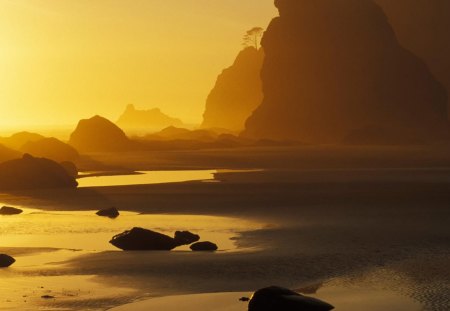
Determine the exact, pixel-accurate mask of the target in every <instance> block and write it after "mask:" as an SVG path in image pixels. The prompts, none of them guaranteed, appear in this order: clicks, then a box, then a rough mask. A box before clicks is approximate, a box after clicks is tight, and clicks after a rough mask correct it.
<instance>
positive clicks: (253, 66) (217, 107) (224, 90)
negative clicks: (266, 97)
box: [202, 47, 264, 132]
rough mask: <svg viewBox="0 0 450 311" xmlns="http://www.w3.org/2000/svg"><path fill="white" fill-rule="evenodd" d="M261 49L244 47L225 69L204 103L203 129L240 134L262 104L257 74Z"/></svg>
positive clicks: (262, 58) (260, 84)
mask: <svg viewBox="0 0 450 311" xmlns="http://www.w3.org/2000/svg"><path fill="white" fill-rule="evenodd" d="M263 60H264V52H263V50H262V49H259V50H257V49H256V48H255V47H247V48H245V49H244V50H242V51H241V52H240V53H239V55H238V56H237V58H236V60H235V61H234V63H233V65H232V66H231V67H229V68H227V69H225V70H224V71H223V72H222V73H221V74H220V75H219V77H218V78H217V82H216V84H215V86H214V88H213V89H212V91H211V93H210V94H209V95H208V98H207V100H206V108H205V113H204V115H203V124H202V127H203V128H224V129H228V130H232V131H236V132H240V131H242V130H243V129H244V127H245V121H246V120H247V118H248V117H249V116H250V115H251V114H252V112H253V111H254V110H255V109H256V107H258V106H259V105H260V104H261V102H262V98H263V95H262V82H261V78H260V72H261V67H262V63H263Z"/></svg>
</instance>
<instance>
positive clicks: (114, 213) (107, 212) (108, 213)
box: [96, 207, 120, 218]
mask: <svg viewBox="0 0 450 311" xmlns="http://www.w3.org/2000/svg"><path fill="white" fill-rule="evenodd" d="M96 214H97V215H98V216H102V217H109V218H117V217H119V215H120V213H119V211H118V210H117V208H115V207H111V208H106V209H102V210H99V211H98V212H97V213H96Z"/></svg>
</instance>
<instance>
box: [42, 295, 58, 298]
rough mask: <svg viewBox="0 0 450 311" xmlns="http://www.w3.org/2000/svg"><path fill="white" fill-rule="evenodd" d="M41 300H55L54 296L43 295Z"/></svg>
mask: <svg viewBox="0 0 450 311" xmlns="http://www.w3.org/2000/svg"><path fill="white" fill-rule="evenodd" d="M41 298H42V299H55V296H52V295H43V296H41Z"/></svg>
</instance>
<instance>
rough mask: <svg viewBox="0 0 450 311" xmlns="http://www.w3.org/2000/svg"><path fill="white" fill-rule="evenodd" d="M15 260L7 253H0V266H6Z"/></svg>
mask: <svg viewBox="0 0 450 311" xmlns="http://www.w3.org/2000/svg"><path fill="white" fill-rule="evenodd" d="M15 262H16V260H15V259H14V258H12V257H11V256H9V255H6V254H0V268H7V267H9V266H11V265H12V264H13V263H15Z"/></svg>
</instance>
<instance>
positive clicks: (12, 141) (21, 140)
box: [0, 132, 45, 150]
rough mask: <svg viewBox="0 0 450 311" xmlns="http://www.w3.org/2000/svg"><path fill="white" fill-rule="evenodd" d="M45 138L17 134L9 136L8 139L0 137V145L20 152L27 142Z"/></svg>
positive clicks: (24, 133) (27, 133)
mask: <svg viewBox="0 0 450 311" xmlns="http://www.w3.org/2000/svg"><path fill="white" fill-rule="evenodd" d="M43 138H45V137H44V136H42V135H40V134H36V133H30V132H19V133H15V134H13V135H11V136H10V137H0V144H2V145H5V146H6V147H8V148H12V149H15V150H20V148H22V146H23V145H25V144H26V143H27V142H30V141H31V142H33V141H38V140H41V139H43Z"/></svg>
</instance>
